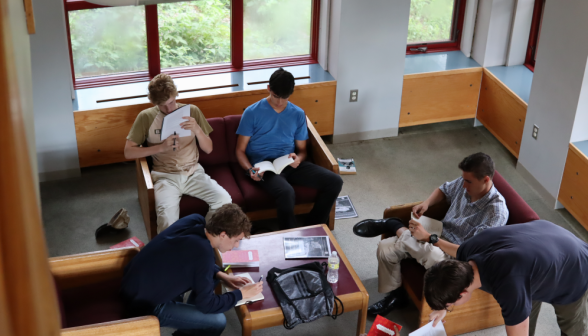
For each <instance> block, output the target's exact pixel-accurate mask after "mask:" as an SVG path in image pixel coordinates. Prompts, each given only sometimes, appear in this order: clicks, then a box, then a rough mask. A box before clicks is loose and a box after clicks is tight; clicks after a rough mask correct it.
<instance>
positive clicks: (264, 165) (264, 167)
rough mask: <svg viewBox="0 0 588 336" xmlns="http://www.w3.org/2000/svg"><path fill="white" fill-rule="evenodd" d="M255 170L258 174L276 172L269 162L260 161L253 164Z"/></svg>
mask: <svg viewBox="0 0 588 336" xmlns="http://www.w3.org/2000/svg"><path fill="white" fill-rule="evenodd" d="M254 167H255V168H259V171H258V173H263V172H266V171H271V172H274V173H275V172H276V170H275V168H274V165H273V164H272V163H271V162H269V161H261V162H258V163H256V164H255V166H254Z"/></svg>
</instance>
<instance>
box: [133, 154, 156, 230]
mask: <svg viewBox="0 0 588 336" xmlns="http://www.w3.org/2000/svg"><path fill="white" fill-rule="evenodd" d="M135 166H136V168H137V192H138V194H139V204H140V205H141V213H142V214H143V222H144V223H145V229H146V230H147V236H148V237H149V240H151V239H153V237H155V236H157V213H156V212H155V192H154V190H153V180H152V179H151V172H150V171H149V165H148V164H147V160H146V159H145V158H140V159H136V160H135Z"/></svg>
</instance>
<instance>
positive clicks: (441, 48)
mask: <svg viewBox="0 0 588 336" xmlns="http://www.w3.org/2000/svg"><path fill="white" fill-rule="evenodd" d="M465 5H466V0H456V1H455V3H454V8H453V20H452V23H451V31H452V33H451V34H452V40H451V41H443V42H426V43H413V44H408V43H407V44H406V54H407V55H415V54H430V53H436V52H447V51H456V50H461V46H460V44H461V35H462V32H463V22H464V17H465ZM421 47H427V51H424V52H423V51H418V50H411V49H417V48H421Z"/></svg>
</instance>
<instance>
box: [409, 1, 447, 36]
mask: <svg viewBox="0 0 588 336" xmlns="http://www.w3.org/2000/svg"><path fill="white" fill-rule="evenodd" d="M453 4H454V0H412V1H411V3H410V17H409V22H408V38H407V43H409V44H413V43H420V42H433V41H447V40H450V39H451V24H452V21H453V7H454V6H453Z"/></svg>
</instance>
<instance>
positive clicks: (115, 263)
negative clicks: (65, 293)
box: [49, 247, 139, 289]
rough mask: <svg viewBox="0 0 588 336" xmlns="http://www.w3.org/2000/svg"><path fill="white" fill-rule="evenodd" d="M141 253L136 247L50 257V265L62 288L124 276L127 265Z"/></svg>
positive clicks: (58, 284) (58, 285)
mask: <svg viewBox="0 0 588 336" xmlns="http://www.w3.org/2000/svg"><path fill="white" fill-rule="evenodd" d="M137 253H139V252H138V251H137V250H136V249H135V248H134V247H123V248H120V249H113V250H105V251H97V252H89V253H81V254H73V255H69V256H63V257H54V258H49V267H50V269H51V273H52V274H53V277H54V278H55V282H56V283H57V287H58V288H60V289H66V288H72V287H79V286H84V285H88V284H92V283H97V282H101V281H104V280H110V279H114V278H122V276H123V271H124V268H125V266H126V265H127V264H128V263H129V262H130V261H131V259H133V257H135V255H137Z"/></svg>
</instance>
